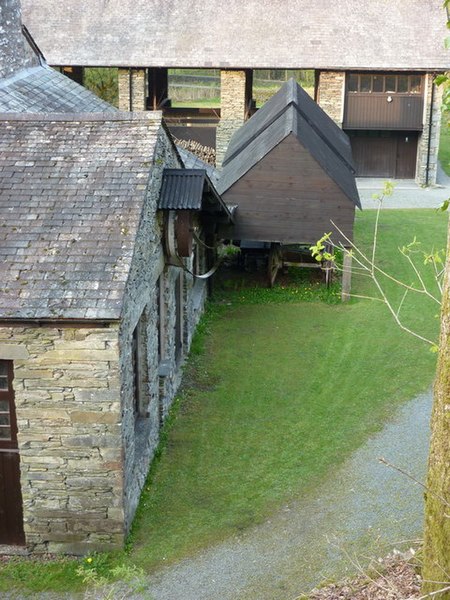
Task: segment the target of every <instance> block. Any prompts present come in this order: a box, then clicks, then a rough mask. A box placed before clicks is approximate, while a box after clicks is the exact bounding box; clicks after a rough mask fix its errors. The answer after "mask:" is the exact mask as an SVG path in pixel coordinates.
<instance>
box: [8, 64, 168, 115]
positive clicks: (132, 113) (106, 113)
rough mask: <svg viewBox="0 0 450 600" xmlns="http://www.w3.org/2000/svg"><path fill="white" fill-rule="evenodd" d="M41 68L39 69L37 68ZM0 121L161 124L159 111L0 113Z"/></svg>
mask: <svg viewBox="0 0 450 600" xmlns="http://www.w3.org/2000/svg"><path fill="white" fill-rule="evenodd" d="M38 68H41V67H38ZM0 120H1V121H35V122H43V121H47V122H53V121H59V122H61V121H62V122H69V123H75V122H80V121H82V122H91V121H124V122H127V121H151V122H155V123H156V122H161V121H162V112H161V111H159V110H158V111H148V112H144V111H142V112H124V111H117V112H95V113H86V112H85V113H81V112H80V113H20V112H19V113H18V112H2V113H0Z"/></svg>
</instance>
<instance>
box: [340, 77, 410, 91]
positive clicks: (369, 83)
mask: <svg viewBox="0 0 450 600" xmlns="http://www.w3.org/2000/svg"><path fill="white" fill-rule="evenodd" d="M347 91H348V92H350V93H360V94H420V93H421V92H422V76H421V75H405V74H403V73H387V74H382V73H349V74H348V75H347Z"/></svg>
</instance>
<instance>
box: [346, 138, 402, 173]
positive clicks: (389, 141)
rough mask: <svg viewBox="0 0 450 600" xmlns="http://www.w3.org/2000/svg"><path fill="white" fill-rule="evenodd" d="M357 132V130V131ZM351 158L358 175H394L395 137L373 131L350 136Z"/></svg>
mask: <svg viewBox="0 0 450 600" xmlns="http://www.w3.org/2000/svg"><path fill="white" fill-rule="evenodd" d="M358 133H359V132H358ZM351 143H352V152H353V159H354V161H355V164H356V174H357V176H358V177H394V176H395V163H396V155H397V140H396V139H395V137H393V136H391V135H388V132H386V134H385V135H380V134H379V132H377V131H374V132H370V133H368V134H365V135H355V136H351Z"/></svg>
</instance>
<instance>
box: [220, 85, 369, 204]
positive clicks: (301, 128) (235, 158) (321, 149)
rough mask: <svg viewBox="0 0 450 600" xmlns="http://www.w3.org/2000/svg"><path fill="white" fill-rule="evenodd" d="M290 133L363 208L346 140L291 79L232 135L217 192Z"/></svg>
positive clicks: (227, 185) (225, 188)
mask: <svg viewBox="0 0 450 600" xmlns="http://www.w3.org/2000/svg"><path fill="white" fill-rule="evenodd" d="M291 133H292V134H294V135H295V136H296V137H297V138H298V139H299V141H300V143H301V144H302V145H303V146H305V148H307V150H309V152H310V153H311V155H312V156H313V157H314V158H315V160H316V161H317V162H318V163H319V164H320V166H321V167H322V169H323V170H324V171H325V172H326V173H327V174H328V175H329V177H331V178H332V179H333V180H334V181H335V182H336V183H337V184H338V185H339V187H340V188H341V189H342V191H343V192H344V193H345V194H346V195H347V197H348V198H349V199H350V200H351V201H352V202H354V204H356V206H358V207H359V208H361V205H360V201H359V194H358V190H357V188H356V183H355V177H354V173H355V170H354V166H353V159H352V153H351V146H350V141H349V139H348V137H347V135H346V134H345V133H344V132H343V131H342V130H341V129H340V128H339V127H338V126H337V125H336V123H334V121H333V120H332V119H330V117H329V116H328V115H327V114H326V113H325V111H324V110H322V109H321V108H320V106H318V105H317V104H316V103H315V102H314V100H312V98H311V97H310V96H309V95H308V94H307V93H306V92H305V91H304V90H303V89H302V88H301V87H300V86H299V85H298V84H297V83H296V82H295V80H294V79H290V80H289V81H287V82H286V83H285V84H284V85H283V86H282V87H281V89H280V90H279V91H278V92H277V93H276V94H274V95H273V96H272V98H270V99H269V100H268V101H267V102H266V104H264V106H263V107H262V108H260V109H259V110H258V111H257V112H256V113H255V114H254V115H253V116H252V117H251V118H250V119H249V120H248V121H247V122H246V123H244V125H243V126H242V127H241V128H240V129H239V130H238V131H237V132H236V133H235V134H234V135H233V137H232V138H231V141H230V144H229V146H228V149H227V153H226V155H225V159H224V162H223V170H222V174H221V176H220V179H219V181H218V183H217V190H218V192H219V193H220V194H223V193H225V192H226V190H228V189H229V188H230V187H231V186H232V185H233V184H234V183H236V181H238V180H239V179H240V178H241V177H242V176H243V175H245V173H247V171H249V170H250V169H251V168H252V167H253V166H254V165H256V164H257V163H258V162H259V161H260V160H261V159H262V158H264V156H266V155H267V154H268V153H269V152H270V151H271V150H273V148H275V146H277V145H278V144H279V143H280V142H281V141H282V140H283V139H284V138H286V137H287V136H288V135H290V134H291Z"/></svg>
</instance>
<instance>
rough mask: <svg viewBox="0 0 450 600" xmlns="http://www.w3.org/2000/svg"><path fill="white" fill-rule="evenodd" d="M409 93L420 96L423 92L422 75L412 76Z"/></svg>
mask: <svg viewBox="0 0 450 600" xmlns="http://www.w3.org/2000/svg"><path fill="white" fill-rule="evenodd" d="M410 79H411V80H410V85H409V91H410V93H411V94H420V92H421V90H422V77H421V76H420V75H411V78H410Z"/></svg>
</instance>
